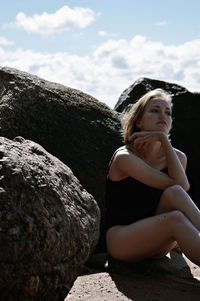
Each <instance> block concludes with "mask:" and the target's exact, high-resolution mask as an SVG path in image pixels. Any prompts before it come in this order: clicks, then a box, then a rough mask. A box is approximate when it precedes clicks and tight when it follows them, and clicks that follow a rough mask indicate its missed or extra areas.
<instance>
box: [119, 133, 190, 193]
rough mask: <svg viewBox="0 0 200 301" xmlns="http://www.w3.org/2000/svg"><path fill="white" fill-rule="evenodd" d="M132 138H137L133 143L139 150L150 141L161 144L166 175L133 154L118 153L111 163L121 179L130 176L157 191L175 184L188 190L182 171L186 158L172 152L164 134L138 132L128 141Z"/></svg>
mask: <svg viewBox="0 0 200 301" xmlns="http://www.w3.org/2000/svg"><path fill="white" fill-rule="evenodd" d="M134 138H137V139H136V140H137V141H136V140H135V142H134V144H135V147H136V148H138V147H139V148H141V147H142V145H143V144H144V143H146V144H147V143H150V142H152V141H160V142H161V143H162V146H163V151H164V154H165V156H166V160H167V165H168V175H167V174H165V173H163V172H162V171H159V170H157V169H155V168H152V167H151V166H149V165H148V164H147V163H145V162H144V160H142V159H140V158H139V157H138V156H136V155H134V154H131V153H128V152H119V153H118V155H117V156H116V158H115V162H113V163H114V168H113V169H115V170H118V174H120V175H121V177H123V176H124V177H126V176H130V177H133V178H135V179H137V180H138V181H140V182H142V183H144V184H146V185H149V186H152V187H155V188H159V189H165V188H167V187H169V186H172V185H175V184H178V185H181V186H182V187H183V188H184V189H185V190H188V189H189V183H188V180H187V176H186V174H185V170H184V168H185V167H186V163H187V161H186V156H184V154H183V153H181V152H178V151H175V150H174V148H173V147H172V146H171V143H170V141H169V139H168V137H167V136H166V135H165V134H163V133H161V132H139V133H135V134H134V135H132V136H131V137H130V140H132V139H134ZM177 153H178V155H177ZM179 158H181V160H180V159H179Z"/></svg>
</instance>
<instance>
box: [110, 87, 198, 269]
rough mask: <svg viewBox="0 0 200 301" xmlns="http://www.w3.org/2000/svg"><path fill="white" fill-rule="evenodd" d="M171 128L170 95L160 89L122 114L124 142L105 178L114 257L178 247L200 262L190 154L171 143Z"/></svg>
mask: <svg viewBox="0 0 200 301" xmlns="http://www.w3.org/2000/svg"><path fill="white" fill-rule="evenodd" d="M171 126H172V102H171V97H170V95H169V94H167V93H166V92H165V91H163V90H161V89H156V90H153V91H151V92H148V93H147V94H145V95H144V96H143V97H142V98H140V99H139V100H138V102H137V103H135V104H134V105H133V106H132V108H131V110H130V111H129V113H127V114H126V115H125V116H124V118H123V121H122V133H123V137H124V142H125V146H123V147H121V148H119V149H118V150H117V151H116V152H115V153H114V155H113V158H112V159H111V162H110V168H109V173H108V177H107V182H106V206H107V223H108V224H107V232H106V243H107V250H108V252H109V253H110V255H111V256H112V257H113V258H116V259H119V260H124V261H140V260H144V259H147V258H161V257H164V256H165V255H166V254H167V253H168V252H170V251H171V250H172V249H174V248H175V247H177V245H178V246H179V248H180V249H181V251H182V252H183V253H184V254H185V255H186V256H187V257H188V258H189V259H190V260H191V261H193V262H194V263H196V264H197V265H200V211H199V209H198V208H197V206H196V205H195V204H194V202H193V201H192V200H191V198H190V197H189V195H188V194H187V192H186V191H187V190H188V189H189V182H188V179H187V176H186V174H185V169H186V165H187V158H186V155H185V154H184V153H183V152H181V151H180V150H177V149H175V148H173V147H172V145H171V142H170V140H169V132H170V129H171Z"/></svg>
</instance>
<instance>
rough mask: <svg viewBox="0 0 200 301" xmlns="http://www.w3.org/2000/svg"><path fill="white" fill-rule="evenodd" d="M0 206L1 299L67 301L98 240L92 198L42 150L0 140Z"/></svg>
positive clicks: (18, 140) (26, 142) (31, 144)
mask: <svg viewBox="0 0 200 301" xmlns="http://www.w3.org/2000/svg"><path fill="white" fill-rule="evenodd" d="M66 152H70V150H68V149H67V148H66ZM0 207H1V212H0V296H1V298H0V299H1V300H6V301H7V300H10V301H12V300H13V301H14V300H23V301H25V300H26V301H27V300H30V301H31V300H41V301H44V300H48V301H54V300H59V301H60V300H64V298H65V297H66V295H67V293H68V292H69V290H70V288H71V287H72V285H73V282H74V281H75V279H76V278H77V276H78V274H79V273H80V271H81V269H82V267H83V265H84V263H85V261H86V260H87V259H88V256H89V255H90V254H91V252H92V251H93V250H94V248H95V246H96V244H97V241H98V238H99V222H100V210H99V207H98V205H97V203H96V201H95V200H94V198H93V197H92V196H91V195H90V194H89V193H88V192H87V191H86V190H85V189H84V188H83V187H82V186H81V184H80V183H79V181H78V180H77V178H76V177H75V176H74V175H73V173H72V172H71V170H70V169H69V168H68V167H67V166H66V165H65V164H64V163H62V162H61V161H60V160H58V159H57V158H55V157H54V156H52V155H50V154H49V153H48V152H47V151H45V150H44V148H42V147H41V146H40V145H38V144H36V143H34V142H32V141H29V140H24V139H23V138H22V137H17V138H16V139H15V140H13V141H11V140H8V139H7V138H3V137H0Z"/></svg>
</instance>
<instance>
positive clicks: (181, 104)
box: [115, 78, 200, 207]
mask: <svg viewBox="0 0 200 301" xmlns="http://www.w3.org/2000/svg"><path fill="white" fill-rule="evenodd" d="M156 88H161V89H164V90H165V91H167V92H168V93H170V94H171V95H172V99H173V115H174V119H173V128H172V130H171V140H172V144H173V145H174V147H176V148H178V149H180V150H182V151H183V152H185V153H186V155H187V157H188V168H187V174H188V177H189V180H190V183H191V189H190V191H189V193H190V195H191V196H192V198H193V199H194V201H195V202H196V204H197V205H198V207H200V201H199V200H200V190H199V170H200V160H199V149H200V140H199V136H200V123H199V112H200V93H191V92H190V91H188V90H187V89H185V88H184V87H182V86H179V85H177V84H174V83H168V82H164V81H159V80H153V79H150V78H141V79H139V80H137V81H136V82H135V83H134V84H133V85H131V86H130V87H129V88H127V89H126V90H125V91H124V92H123V93H122V94H121V96H120V98H119V100H118V102H117V104H116V106H115V110H116V111H118V112H124V111H126V110H127V109H128V107H129V106H130V105H131V104H133V103H135V102H136V101H137V100H138V99H139V98H140V97H141V96H142V95H144V94H145V93H146V92H148V91H150V90H153V89H156Z"/></svg>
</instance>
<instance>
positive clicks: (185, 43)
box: [0, 0, 200, 107]
mask: <svg viewBox="0 0 200 301" xmlns="http://www.w3.org/2000/svg"><path fill="white" fill-rule="evenodd" d="M199 11H200V1H199V0H190V1H188V0H168V1H160V0H140V1H138V0H137V1H135V0H121V1H120V0H101V1H100V0H77V1H76V0H71V1H67V0H57V1H53V0H48V1H47V0H40V1H38V0H34V1H27V0H17V1H13V0H7V1H5V2H4V4H3V6H2V8H1V11H0V20H1V21H0V66H10V67H14V68H17V69H20V70H23V71H27V72H30V73H32V74H36V75H38V76H40V77H42V78H44V79H47V80H50V81H54V82H58V83H61V84H64V85H66V86H69V87H72V88H76V89H79V90H81V91H83V92H86V93H89V94H91V95H92V96H94V97H96V98H97V99H98V100H100V101H102V102H105V103H106V104H107V105H109V106H110V107H114V105H115V103H116V102H117V99H118V97H119V96H120V94H121V93H122V92H123V90H124V89H126V88H127V87H128V86H129V85H131V84H132V83H133V82H134V81H135V80H137V79H138V78H140V77H142V76H146V77H150V78H154V79H161V80H165V81H170V82H175V83H177V84H180V85H183V86H184V87H186V88H187V89H189V90H191V91H194V90H195V91H200V21H199Z"/></svg>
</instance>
